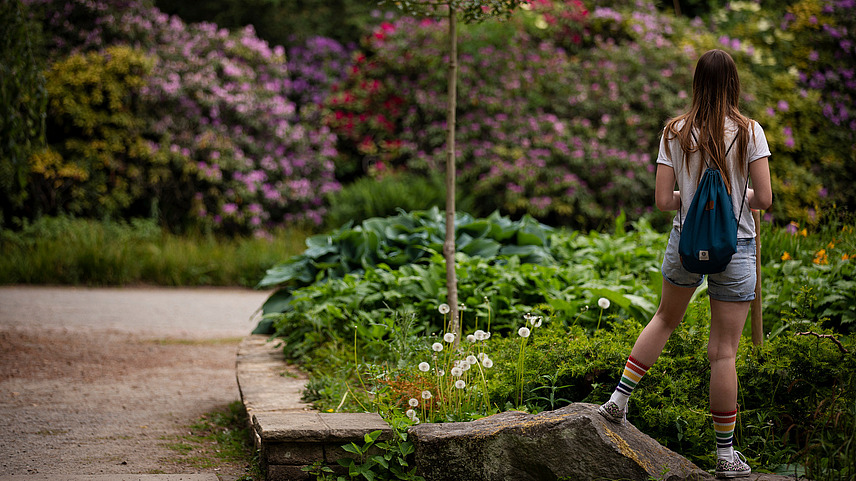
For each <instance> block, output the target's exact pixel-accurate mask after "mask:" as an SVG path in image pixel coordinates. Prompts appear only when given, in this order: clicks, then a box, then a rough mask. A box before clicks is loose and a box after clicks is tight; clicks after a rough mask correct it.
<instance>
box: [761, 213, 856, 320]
mask: <svg viewBox="0 0 856 481" xmlns="http://www.w3.org/2000/svg"><path fill="white" fill-rule="evenodd" d="M826 219H827V220H826V221H825V222H823V223H822V224H821V225H822V227H820V228H819V229H818V231H817V232H816V233H815V232H813V233H811V234H809V232H808V230H807V229H800V228H799V227H798V226H797V225H796V224H795V223H794V224H791V225H789V226H788V227H787V228H785V229H778V230H774V231H772V232H769V235H766V236H764V238H763V239H764V241H763V244H762V251H761V255H762V260H761V266H762V278H763V281H762V282H763V285H764V297H763V304H764V312H768V313H772V314H773V315H775V316H782V317H780V318H779V322H776V323H773V322H769V321H767V322H766V323H765V324H766V325H765V330H766V331H767V332H770V333H772V334H773V335H774V334H775V333H776V332H778V331H781V330H783V329H787V328H792V329H797V328H798V326H789V325H787V324H785V323H788V322H796V323H798V324H807V323H822V324H823V326H824V327H828V328H832V329H835V330H836V331H837V332H841V333H846V334H852V333H854V332H856V311H854V310H853V306H854V305H856V281H854V279H856V262H854V256H856V238H854V225H853V223H852V222H842V221H840V220H839V219H838V217H837V216H836V214H834V213H832V214H830V215H829V216H828V217H827V218H826ZM764 227H765V228H766V226H764ZM809 301H810V302H809ZM793 312H798V313H800V316H801V317H800V318H798V319H797V318H794V317H793V316H784V315H782V314H783V313H793Z"/></svg>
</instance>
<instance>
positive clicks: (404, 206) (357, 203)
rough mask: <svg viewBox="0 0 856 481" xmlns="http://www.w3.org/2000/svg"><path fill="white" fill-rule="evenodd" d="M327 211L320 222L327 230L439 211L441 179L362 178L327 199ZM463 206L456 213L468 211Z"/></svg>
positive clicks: (443, 198)
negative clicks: (324, 223)
mask: <svg viewBox="0 0 856 481" xmlns="http://www.w3.org/2000/svg"><path fill="white" fill-rule="evenodd" d="M328 202H329V204H330V211H329V212H328V213H327V215H326V216H325V218H324V221H325V222H326V223H327V225H328V226H329V227H333V228H335V227H339V226H341V225H342V224H345V223H347V222H353V223H360V222H362V221H364V220H366V219H369V218H371V217H387V216H393V215H395V214H396V212H398V210H403V211H406V212H411V211H416V210H428V209H430V208H432V207H438V208H442V207H444V206H445V205H446V188H445V184H444V179H443V178H441V177H439V176H433V177H427V178H426V177H420V176H415V175H410V174H390V175H383V176H380V178H377V179H375V178H372V177H363V178H361V179H358V180H356V181H354V182H352V183H351V184H348V185H347V186H345V187H344V188H342V190H340V191H338V192H336V193H333V194H331V195H330V196H329V198H328ZM467 207H468V206H466V205H458V206H457V210H461V211H465V212H466V211H468V210H469V209H468V208H467Z"/></svg>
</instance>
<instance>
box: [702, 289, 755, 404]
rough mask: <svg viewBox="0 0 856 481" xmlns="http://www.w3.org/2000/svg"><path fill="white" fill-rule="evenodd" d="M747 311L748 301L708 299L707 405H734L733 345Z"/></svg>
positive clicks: (735, 374) (734, 370)
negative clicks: (708, 377)
mask: <svg viewBox="0 0 856 481" xmlns="http://www.w3.org/2000/svg"><path fill="white" fill-rule="evenodd" d="M748 314H749V302H725V301H717V300H715V299H711V300H710V315H711V322H710V339H709V340H708V343H707V358H708V360H710V409H711V410H712V411H718V412H731V411H734V410H735V409H737V368H736V359H737V346H738V344H739V342H740V336H741V335H742V334H743V325H744V324H745V323H746V316H747V315H748Z"/></svg>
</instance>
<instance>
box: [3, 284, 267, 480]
mask: <svg viewBox="0 0 856 481" xmlns="http://www.w3.org/2000/svg"><path fill="white" fill-rule="evenodd" d="M268 295H269V293H267V292H258V291H250V290H241V289H160V288H123V289H112V288H107V289H100V288H99V289H89V288H53V287H0V426H2V429H0V477H2V476H11V475H28V474H29V475H33V474H38V475H42V476H44V475H57V476H62V475H96V474H101V475H104V474H128V473H138V474H143V473H170V474H190V473H197V472H200V471H199V470H198V469H196V468H193V467H192V466H190V465H188V464H187V463H183V462H180V460H178V458H179V457H178V456H177V454H176V451H174V450H171V449H169V448H168V447H167V446H168V445H169V444H170V443H175V442H177V441H178V440H179V439H180V438H179V436H182V435H184V434H186V433H187V426H188V425H189V424H191V423H193V422H194V421H196V420H197V419H199V417H200V416H202V415H203V414H205V413H208V412H212V411H214V410H218V409H222V408H224V407H225V406H227V405H228V404H230V403H231V402H233V401H236V400H238V399H239V392H238V388H237V384H236V381H235V353H236V349H237V346H238V343H239V342H240V340H241V338H242V337H244V336H245V335H247V334H248V333H249V332H250V331H251V330H252V329H253V327H255V321H254V320H253V319H252V316H253V314H254V312H255V311H256V310H257V309H258V308H259V307H260V306H261V304H262V303H263V302H264V300H265V299H266V298H267V296H268ZM242 468H243V467H241V466H222V467H219V468H213V469H208V471H209V472H210V471H212V470H213V471H215V472H216V474H218V475H226V476H228V475H234V474H240V472H241V470H242ZM57 479H60V478H59V477H58V478H57Z"/></svg>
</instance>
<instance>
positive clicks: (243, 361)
mask: <svg viewBox="0 0 856 481" xmlns="http://www.w3.org/2000/svg"><path fill="white" fill-rule="evenodd" d="M269 339H270V338H269V337H268V336H264V335H251V336H248V337H246V338H244V340H243V341H242V342H241V344H240V346H239V347H238V354H237V360H236V369H235V370H236V376H237V380H238V388H239V390H240V392H241V400H242V402H243V404H244V408H245V409H246V410H247V415H248V418H249V420H250V428H251V429H250V432H251V433H252V437H253V442H254V444H255V446H256V449H258V450H259V462H260V463H261V465H262V468H263V470H264V471H265V472H266V473H267V474H266V479H267V481H279V480H289V481H292V480H303V479H306V480H309V479H310V476H309V475H308V474H307V473H305V472H303V471H302V468H303V467H305V466H310V465H312V464H313V463H315V462H322V463H325V464H328V465H336V460H337V459H340V458H341V457H343V456H345V455H346V454H347V453H346V452H345V451H344V450H342V448H341V446H342V445H343V444H347V443H350V442H357V443H358V444H359V443H362V441H363V436H364V435H365V434H367V433H370V432H372V431H376V430H381V431H382V432H383V434H382V438H385V439H390V438H391V437H392V429H391V428H390V427H389V425H388V424H387V423H386V421H384V420H383V418H381V417H380V416H379V415H378V414H375V413H320V412H317V411H314V410H313V409H312V408H311V406H310V405H309V404H306V403H304V402H303V401H301V396H302V392H303V389H304V387H305V385H306V380H307V379H306V376H305V374H303V373H302V372H300V371H299V370H298V369H296V368H294V367H293V366H289V365H288V364H287V363H286V362H285V357H284V355H283V352H282V348H281V347H280V345H279V343H278V342H276V341H275V340H273V341H270V340H269Z"/></svg>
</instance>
